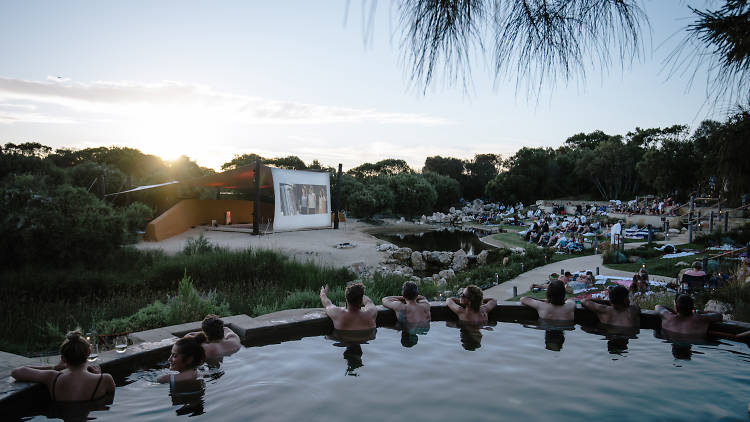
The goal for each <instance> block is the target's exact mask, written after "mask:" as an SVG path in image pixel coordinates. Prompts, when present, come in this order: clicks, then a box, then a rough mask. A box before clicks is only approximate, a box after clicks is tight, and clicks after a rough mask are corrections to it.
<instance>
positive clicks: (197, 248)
mask: <svg viewBox="0 0 750 422" xmlns="http://www.w3.org/2000/svg"><path fill="white" fill-rule="evenodd" d="M215 249H216V246H215V245H214V244H213V243H211V242H209V241H208V239H207V238H206V236H203V233H201V234H200V236H198V238H197V239H194V238H192V237H191V238H189V239H188V240H187V241H186V242H185V247H184V248H182V253H183V254H185V255H188V256H190V255H203V254H206V253H209V252H213V251H214V250H215Z"/></svg>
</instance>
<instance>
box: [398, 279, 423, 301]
mask: <svg viewBox="0 0 750 422" xmlns="http://www.w3.org/2000/svg"><path fill="white" fill-rule="evenodd" d="M401 294H402V295H403V296H404V299H406V300H414V299H416V298H417V295H418V294H419V288H418V287H417V283H415V282H413V281H407V282H405V283H404V285H403V287H401Z"/></svg>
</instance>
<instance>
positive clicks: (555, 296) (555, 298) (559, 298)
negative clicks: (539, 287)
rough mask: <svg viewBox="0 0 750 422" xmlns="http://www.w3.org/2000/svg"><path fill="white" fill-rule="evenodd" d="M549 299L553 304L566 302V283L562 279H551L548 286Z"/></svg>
mask: <svg viewBox="0 0 750 422" xmlns="http://www.w3.org/2000/svg"><path fill="white" fill-rule="evenodd" d="M547 301H549V303H551V304H553V305H563V304H565V283H563V282H562V281H560V280H555V281H550V283H549V286H547Z"/></svg>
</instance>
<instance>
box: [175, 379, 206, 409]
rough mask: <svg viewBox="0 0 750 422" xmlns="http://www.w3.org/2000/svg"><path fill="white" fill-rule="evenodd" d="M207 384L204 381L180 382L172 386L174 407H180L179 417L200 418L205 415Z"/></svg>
mask: <svg viewBox="0 0 750 422" xmlns="http://www.w3.org/2000/svg"><path fill="white" fill-rule="evenodd" d="M205 394H206V383H205V382H203V380H202V379H196V380H190V381H180V382H176V383H174V385H170V387H169V395H170V397H172V406H180V407H179V408H178V409H176V410H175V412H176V413H177V414H178V415H188V416H198V415H202V414H203V413H204V410H203V408H204V405H205Z"/></svg>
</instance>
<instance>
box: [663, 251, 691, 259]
mask: <svg viewBox="0 0 750 422" xmlns="http://www.w3.org/2000/svg"><path fill="white" fill-rule="evenodd" d="M695 254H696V252H678V253H668V254H664V255H662V256H661V259H669V258H682V257H683V256H690V255H695Z"/></svg>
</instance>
